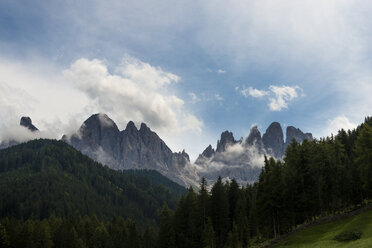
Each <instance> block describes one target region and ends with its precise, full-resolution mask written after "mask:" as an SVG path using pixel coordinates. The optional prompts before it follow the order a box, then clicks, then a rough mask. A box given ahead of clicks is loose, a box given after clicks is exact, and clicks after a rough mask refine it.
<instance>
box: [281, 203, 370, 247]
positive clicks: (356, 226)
mask: <svg viewBox="0 0 372 248" xmlns="http://www.w3.org/2000/svg"><path fill="white" fill-rule="evenodd" d="M347 232H360V233H361V237H360V239H358V240H354V241H348V242H340V241H336V240H335V239H334V238H335V236H337V235H339V234H341V233H347ZM274 247H275V248H280V247H281V248H308V247H309V248H310V247H311V248H327V247H345V248H346V247H347V248H359V247H363V248H364V247H372V210H369V211H366V212H363V213H360V214H358V215H356V216H352V217H349V218H347V219H344V220H339V221H334V222H329V223H325V224H320V225H317V226H313V227H309V228H308V229H306V230H304V231H301V232H299V233H295V234H293V235H291V236H290V237H288V238H287V239H286V240H284V241H282V242H281V243H280V244H278V245H276V246H274Z"/></svg>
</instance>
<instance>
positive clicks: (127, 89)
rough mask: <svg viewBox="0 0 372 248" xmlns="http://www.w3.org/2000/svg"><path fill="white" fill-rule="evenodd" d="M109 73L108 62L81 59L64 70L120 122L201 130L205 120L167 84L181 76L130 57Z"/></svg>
mask: <svg viewBox="0 0 372 248" xmlns="http://www.w3.org/2000/svg"><path fill="white" fill-rule="evenodd" d="M115 72H116V73H115V74H114V73H111V72H109V69H108V66H107V64H106V63H105V61H102V60H99V59H93V60H88V59H85V58H82V59H78V60H76V61H75V62H74V63H72V64H71V66H70V68H69V69H67V70H65V71H64V76H65V77H66V78H67V79H69V80H71V81H72V82H74V83H75V85H76V86H77V87H78V89H80V90H81V91H82V92H84V93H85V94H86V95H87V96H88V97H89V98H90V99H91V100H92V102H93V103H94V104H95V108H96V109H97V110H98V111H99V112H104V113H107V114H108V115H109V116H111V117H112V118H113V119H115V120H118V121H119V122H120V121H121V122H128V121H129V120H133V121H135V122H145V123H147V124H148V125H149V126H150V127H151V128H153V129H154V130H156V131H160V132H168V133H174V134H179V133H182V132H185V131H189V130H192V131H197V132H201V130H202V126H203V123H202V121H201V120H199V119H198V118H197V117H196V116H194V115H193V114H191V113H189V112H188V111H187V110H185V108H184V101H183V100H182V99H181V98H179V97H177V96H176V95H174V94H172V93H169V91H168V88H167V87H166V86H167V85H171V84H175V83H177V82H178V81H179V80H180V78H179V77H178V76H177V75H175V74H172V73H169V72H164V71H163V70H162V69H161V68H160V67H154V66H151V65H150V64H148V63H145V62H142V61H140V60H138V59H136V58H133V57H129V56H126V57H125V58H124V59H123V61H122V63H121V65H119V66H118V67H117V68H116V69H115Z"/></svg>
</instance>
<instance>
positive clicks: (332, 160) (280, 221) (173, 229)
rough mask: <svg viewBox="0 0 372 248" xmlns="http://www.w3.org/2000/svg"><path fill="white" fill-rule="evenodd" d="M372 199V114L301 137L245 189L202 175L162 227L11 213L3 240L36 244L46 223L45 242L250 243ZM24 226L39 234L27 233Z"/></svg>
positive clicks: (161, 247)
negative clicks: (315, 136)
mask: <svg viewBox="0 0 372 248" xmlns="http://www.w3.org/2000/svg"><path fill="white" fill-rule="evenodd" d="M371 198H372V119H371V118H366V120H365V122H364V123H363V124H362V125H360V126H359V127H357V128H356V129H354V130H349V131H345V130H341V131H339V132H338V134H337V135H335V136H331V137H327V138H322V139H320V140H313V141H306V140H305V141H304V142H302V144H299V143H298V142H296V141H295V140H293V142H292V143H291V144H290V145H289V146H288V148H287V150H286V153H285V157H284V159H283V160H274V159H273V158H265V163H264V167H263V168H262V172H261V174H260V176H259V179H258V181H257V182H256V183H254V184H251V185H250V184H248V185H246V186H244V187H241V186H239V184H238V183H237V182H236V181H235V180H234V179H232V180H231V181H229V180H227V181H224V180H222V178H221V177H219V178H218V179H217V181H216V182H215V183H214V184H213V185H211V187H209V186H208V185H207V184H206V181H205V179H202V180H201V183H200V187H199V189H198V190H197V191H195V190H194V189H193V188H191V187H190V188H189V190H188V192H187V194H185V195H182V196H181V197H180V198H179V201H178V204H177V206H176V207H175V208H173V210H171V209H169V208H168V206H167V205H164V207H163V208H162V209H161V210H159V212H158V216H159V225H158V227H155V228H156V229H153V228H152V227H150V226H147V227H146V228H140V229H138V228H137V226H136V224H135V223H134V222H133V221H131V220H124V219H122V218H121V217H120V218H114V219H112V220H111V221H110V222H102V221H99V220H97V219H96V218H95V217H83V218H82V217H75V218H62V219H59V218H56V217H50V218H47V219H44V220H40V219H34V220H30V219H29V220H26V221H18V220H15V219H8V218H6V219H2V220H1V221H0V223H1V225H0V242H3V244H6V245H8V246H10V247H21V246H17V244H18V243H17V242H20V241H19V240H20V239H22V238H23V239H24V240H25V241H24V242H31V243H30V244H33V243H32V242H37V241H32V240H34V239H35V237H34V236H33V235H34V234H33V233H35V235H36V233H43V232H42V231H36V232H35V231H33V230H41V229H42V230H47V231H46V233H49V234H48V235H47V234H46V235H45V237H47V238H46V239H48V240H49V241H48V242H46V244H47V246H38V247H59V245H60V244H61V242H62V243H63V242H64V243H63V244H64V247H140V248H147V247H154V248H171V247H179V248H186V247H187V248H192V247H195V248H243V247H250V246H251V245H253V244H254V243H257V242H260V241H262V240H266V239H270V238H273V237H276V236H278V235H281V234H284V233H287V232H289V231H291V230H292V229H293V228H295V227H296V226H298V225H299V224H302V223H304V222H307V221H311V220H313V219H314V218H317V217H319V216H322V215H332V214H334V213H336V212H339V211H345V210H346V209H350V208H354V207H356V206H357V205H360V204H364V203H365V202H366V201H367V200H369V199H371ZM12 223H15V224H12ZM87 223H88V224H87ZM89 223H90V224H89ZM92 223H93V224H92ZM14 226H15V227H14ZM42 226H43V227H42ZM40 228H41V229H40ZM22 230H23V232H25V233H31V234H27V235H23V234H22V235H21V234H20V233H22ZM66 230H69V231H66ZM71 230H72V231H71ZM36 236H37V235H36ZM27 237H29V238H27ZM48 237H49V238H48ZM63 237H65V239H67V241H66V240H64V239H63ZM68 238H71V240H68ZM30 240H31V241H30ZM92 240H95V241H92ZM14 242H15V243H14ZM69 242H70V243H69ZM27 244H28V243H27ZM23 247H25V246H23ZM27 247H32V246H27Z"/></svg>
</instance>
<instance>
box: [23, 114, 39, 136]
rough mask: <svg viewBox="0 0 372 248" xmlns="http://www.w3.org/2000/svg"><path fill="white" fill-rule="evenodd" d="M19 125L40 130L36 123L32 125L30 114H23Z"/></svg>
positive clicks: (31, 129)
mask: <svg viewBox="0 0 372 248" xmlns="http://www.w3.org/2000/svg"><path fill="white" fill-rule="evenodd" d="M19 125H21V126H24V127H26V128H28V129H29V130H30V131H32V132H36V131H39V129H37V127H35V126H34V125H32V120H31V118H30V117H28V116H22V118H21V120H20V122H19Z"/></svg>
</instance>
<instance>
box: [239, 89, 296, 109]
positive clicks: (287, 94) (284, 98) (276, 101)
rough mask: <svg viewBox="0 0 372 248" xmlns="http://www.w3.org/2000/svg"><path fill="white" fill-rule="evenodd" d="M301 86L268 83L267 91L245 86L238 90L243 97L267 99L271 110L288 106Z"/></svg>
mask: <svg viewBox="0 0 372 248" xmlns="http://www.w3.org/2000/svg"><path fill="white" fill-rule="evenodd" d="M300 91H301V88H300V87H298V86H294V87H291V86H275V85H270V87H269V91H265V90H259V89H255V88H252V87H248V88H245V87H243V89H242V90H241V91H240V93H241V94H242V95H243V96H244V97H246V98H247V97H248V96H251V97H254V98H264V97H265V99H267V100H268V101H269V103H268V106H269V108H270V110H271V111H281V110H282V109H284V108H288V104H289V102H291V101H293V100H294V99H295V98H297V97H299V92H300Z"/></svg>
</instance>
